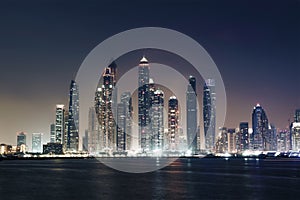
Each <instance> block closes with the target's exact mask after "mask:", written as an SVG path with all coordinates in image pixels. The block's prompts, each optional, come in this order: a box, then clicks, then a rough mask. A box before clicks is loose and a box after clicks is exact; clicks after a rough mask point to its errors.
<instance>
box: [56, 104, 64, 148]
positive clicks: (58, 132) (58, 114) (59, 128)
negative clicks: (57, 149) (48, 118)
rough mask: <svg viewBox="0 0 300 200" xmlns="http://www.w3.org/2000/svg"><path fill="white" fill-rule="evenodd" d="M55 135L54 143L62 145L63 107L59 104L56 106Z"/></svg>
mask: <svg viewBox="0 0 300 200" xmlns="http://www.w3.org/2000/svg"><path fill="white" fill-rule="evenodd" d="M55 135H56V139H55V142H56V143H59V144H63V143H64V135H65V107H64V105H61V104H58V105H56V114H55Z"/></svg>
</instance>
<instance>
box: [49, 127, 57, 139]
mask: <svg viewBox="0 0 300 200" xmlns="http://www.w3.org/2000/svg"><path fill="white" fill-rule="evenodd" d="M55 142H56V132H55V124H50V143H55Z"/></svg>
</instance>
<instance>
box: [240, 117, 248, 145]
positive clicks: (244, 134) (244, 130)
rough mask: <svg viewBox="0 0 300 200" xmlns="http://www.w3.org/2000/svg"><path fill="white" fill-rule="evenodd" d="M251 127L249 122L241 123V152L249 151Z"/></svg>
mask: <svg viewBox="0 0 300 200" xmlns="http://www.w3.org/2000/svg"><path fill="white" fill-rule="evenodd" d="M248 129H249V126H248V122H241V123H240V131H239V133H240V137H241V140H240V148H239V150H241V151H245V150H248V149H249V130H248Z"/></svg>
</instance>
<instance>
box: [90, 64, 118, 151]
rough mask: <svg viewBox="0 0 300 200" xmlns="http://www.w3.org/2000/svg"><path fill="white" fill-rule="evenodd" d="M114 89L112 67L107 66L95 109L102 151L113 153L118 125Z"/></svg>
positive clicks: (97, 93) (98, 90)
mask: <svg viewBox="0 0 300 200" xmlns="http://www.w3.org/2000/svg"><path fill="white" fill-rule="evenodd" d="M113 90H114V76H113V75H112V73H111V68H106V69H105V71H104V73H103V75H102V78H101V84H100V85H99V87H98V88H97V91H96V97H95V109H96V114H97V116H98V122H99V126H100V134H101V140H102V141H101V144H102V147H101V148H102V151H105V152H108V153H111V152H112V151H114V150H115V148H116V145H115V139H116V137H115V135H116V126H115V121H114V117H113Z"/></svg>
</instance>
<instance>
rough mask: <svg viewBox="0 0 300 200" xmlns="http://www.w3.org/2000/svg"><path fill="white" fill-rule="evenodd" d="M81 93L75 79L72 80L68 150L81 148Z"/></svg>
mask: <svg viewBox="0 0 300 200" xmlns="http://www.w3.org/2000/svg"><path fill="white" fill-rule="evenodd" d="M78 130H79V93H78V86H77V85H76V82H75V81H73V80H72V81H71V84H70V93H69V112H68V123H67V130H66V150H67V151H78V148H79V131H78Z"/></svg>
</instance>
